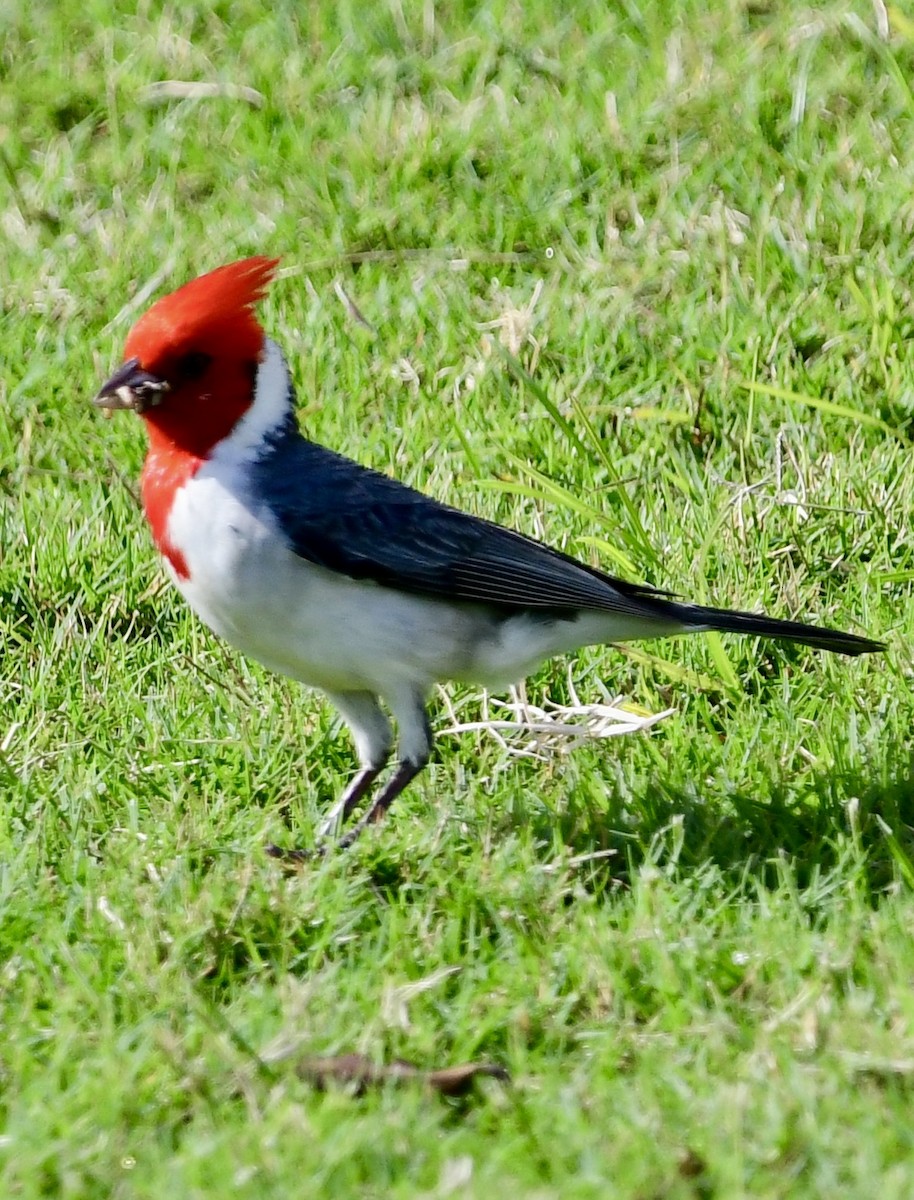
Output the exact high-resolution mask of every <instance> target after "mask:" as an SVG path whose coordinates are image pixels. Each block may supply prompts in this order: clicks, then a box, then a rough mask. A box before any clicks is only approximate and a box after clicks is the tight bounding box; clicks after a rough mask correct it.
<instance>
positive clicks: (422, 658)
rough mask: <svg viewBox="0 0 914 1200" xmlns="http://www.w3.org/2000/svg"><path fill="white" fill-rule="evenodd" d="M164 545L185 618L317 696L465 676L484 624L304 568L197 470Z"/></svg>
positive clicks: (470, 615) (260, 517)
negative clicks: (198, 620) (184, 570)
mask: <svg viewBox="0 0 914 1200" xmlns="http://www.w3.org/2000/svg"><path fill="white" fill-rule="evenodd" d="M168 533H169V538H170V540H171V541H172V543H173V544H174V545H175V547H176V548H178V549H180V551H181V552H182V554H183V555H184V558H185V560H186V562H187V567H188V572H189V576H188V578H183V579H182V578H179V577H178V576H177V575H175V574H174V572H172V576H173V578H174V581H175V583H176V585H177V586H178V588H179V589H180V591H181V592H182V594H183V595H184V597H185V598H186V599H187V601H188V603H189V604H190V605H191V607H192V608H193V609H194V611H195V612H196V613H197V614H198V615H199V616H200V617H202V619H203V620H204V621H205V622H206V623H207V625H209V626H210V627H211V628H212V629H213V630H214V631H215V632H216V633H218V634H219V635H220V636H221V637H224V638H225V639H226V640H227V641H229V642H231V643H232V645H234V646H236V647H237V648H238V649H239V650H241V651H243V652H244V653H245V654H248V655H250V656H251V657H252V658H255V659H257V660H258V661H259V662H262V663H263V664H264V665H265V666H267V667H270V668H271V669H272V670H275V671H279V672H281V673H282V674H285V675H290V676H292V677H293V678H296V679H299V680H301V681H302V682H303V683H308V684H312V685H313V686H315V687H320V688H325V689H327V690H328V691H349V690H361V689H368V690H371V691H374V692H384V691H385V690H387V688H388V687H389V686H390V685H391V684H392V683H396V682H398V681H403V682H410V683H415V684H417V685H418V686H420V687H427V686H429V685H430V684H431V683H432V682H434V681H435V680H437V679H444V678H465V677H467V676H468V675H469V676H472V675H473V674H474V671H473V669H472V667H473V663H472V660H473V657H474V648H475V646H476V645H477V643H478V641H479V637H480V635H483V634H484V632H485V630H487V629H488V628H489V627H490V625H491V621H490V619H488V618H486V617H484V616H483V615H482V614H480V613H478V612H476V611H474V610H472V609H467V610H466V611H461V610H457V611H456V612H455V611H454V609H453V608H452V607H451V606H450V605H444V604H442V603H440V602H437V601H434V600H425V599H423V598H421V597H417V596H409V595H405V594H402V593H399V592H395V591H392V590H391V589H389V588H383V587H379V586H378V585H376V584H373V583H370V582H363V581H359V580H354V579H349V578H347V577H346V576H341V575H338V574H337V573H336V572H333V571H327V570H325V569H324V568H322V567H318V566H315V565H313V564H312V563H309V562H307V561H306V560H304V559H302V558H300V557H299V556H298V555H296V554H295V553H294V552H293V551H292V550H290V549H289V548H288V547H287V546H286V545H285V543H284V541H283V539H282V537H281V535H280V533H279V531H278V530H277V529H275V528H274V527H273V526H272V525H271V523H270V520H269V516H268V514H266V513H256V512H254V511H252V509H251V508H250V507H249V506H248V505H247V504H245V503H244V502H243V501H242V500H241V499H240V498H239V497H238V495H237V494H236V492H235V491H234V490H233V489H231V488H229V487H226V485H225V484H224V483H223V482H222V481H221V480H220V479H219V478H218V477H217V476H216V474H215V473H209V471H208V468H206V467H204V468H203V469H202V470H201V471H200V472H199V474H198V475H197V476H196V477H195V478H194V479H193V480H191V481H190V482H189V483H188V484H187V485H186V486H185V487H184V488H183V489H182V490H181V492H180V493H179V494H178V496H177V498H176V500H175V503H174V505H173V507H172V510H171V514H170V516H169V523H168Z"/></svg>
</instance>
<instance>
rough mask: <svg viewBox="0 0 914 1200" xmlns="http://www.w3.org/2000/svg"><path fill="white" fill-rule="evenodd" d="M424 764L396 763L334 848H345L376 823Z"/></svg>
mask: <svg viewBox="0 0 914 1200" xmlns="http://www.w3.org/2000/svg"><path fill="white" fill-rule="evenodd" d="M426 761H427V760H426ZM425 765H426V764H425V763H424V762H419V763H412V762H401V763H397V769H396V770H395V771H394V773H393V775H391V777H390V779H388V781H387V783H386V784H385V785H384V787H382V788H381V791H380V792H379V793H378V795H377V796H376V797H375V800H374V802H373V804H372V805H371V807H370V808H369V809H368V812H366V813H365V815H364V816H363V817H362V819H361V820H360V821H359V822H358V823H357V824H356V825H353V827H352V829H350V830H349V832H348V833H344V834H343V836H342V837H341V838H340V839H339V841H338V842H337V843H336V845H335V846H334V849H336V850H346V849H347V848H348V847H349V846H351V845H352V843H353V842H354V841H355V840H356V839H357V838H359V837H361V835H362V834H363V833H364V831H365V830H366V829H367V828H368V826H369V825H375V824H377V822H378V821H380V820H381V818H382V817H383V816H384V814H385V813H386V812H387V810H388V809H389V808H390V806H391V805H392V804H393V802H394V800H396V798H397V797H398V796H399V795H400V793H401V792H402V791H403V790H404V788H406V787H408V786H409V784H410V783H412V781H413V780H414V779H415V778H416V776H417V775H418V774H419V772H420V771H421V770H422V769H423V768H424V767H425Z"/></svg>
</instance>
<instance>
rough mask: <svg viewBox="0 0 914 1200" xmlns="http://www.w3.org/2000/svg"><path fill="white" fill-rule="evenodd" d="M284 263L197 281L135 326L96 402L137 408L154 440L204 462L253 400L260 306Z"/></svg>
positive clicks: (254, 262) (238, 267)
mask: <svg viewBox="0 0 914 1200" xmlns="http://www.w3.org/2000/svg"><path fill="white" fill-rule="evenodd" d="M278 262H279V260H278V259H276V258H265V257H263V256H260V255H258V256H256V257H255V258H246V259H242V260H241V261H240V262H234V263H229V264H228V265H227V266H224V267H219V268H217V269H216V270H215V271H210V272H209V274H208V275H201V276H200V277H199V278H197V279H192V280H191V281H190V283H186V284H185V285H184V286H183V287H181V288H178V290H177V291H176V292H172V293H171V294H170V295H168V296H163V297H162V298H161V299H160V300H157V301H156V303H155V304H154V305H153V306H152V308H150V309H149V310H148V311H147V312H145V313H144V314H143V316H142V317H140V319H139V320H138V321H137V323H136V324H135V325H134V327H133V329H131V331H130V333H129V335H128V337H127V342H126V345H125V347H124V358H125V362H124V364H123V366H122V367H121V368H120V369H119V370H118V371H117V372H116V373H115V374H114V375H113V376H112V378H111V379H110V380H109V381H108V382H107V383H106V384H105V386H104V387H103V388H102V390H101V391H100V392H99V394H98V396H96V398H95V403H96V404H98V405H99V406H100V407H102V408H132V409H134V410H135V411H136V412H138V413H140V414H141V415H142V416H143V419H144V420H145V421H146V424H147V426H148V428H149V435H150V441H151V442H153V443H156V442H158V443H160V444H161V443H166V444H171V445H172V446H174V447H175V448H177V449H179V450H181V451H184V452H185V453H188V454H191V455H194V456H197V457H200V458H205V457H206V455H207V454H208V453H209V451H210V450H211V449H212V447H213V446H214V445H215V444H216V443H217V442H219V441H221V440H222V438H224V437H226V436H227V434H228V433H230V432H231V430H232V428H233V427H234V426H235V424H236V422H237V421H238V420H239V418H240V417H242V416H243V415H244V413H245V412H246V410H247V409H248V407H249V406H250V404H251V401H252V400H253V385H254V376H255V373H256V368H257V364H258V362H259V361H260V358H261V354H262V351H263V343H264V333H263V329H262V328H261V326H260V324H259V322H258V320H257V317H256V316H255V315H254V305H255V304H256V302H257V301H258V300H260V299H261V298H262V297H263V295H264V293H265V292H266V289H267V287H268V285H269V283H270V280H271V278H272V277H273V274H274V272H275V270H276V266H277V264H278Z"/></svg>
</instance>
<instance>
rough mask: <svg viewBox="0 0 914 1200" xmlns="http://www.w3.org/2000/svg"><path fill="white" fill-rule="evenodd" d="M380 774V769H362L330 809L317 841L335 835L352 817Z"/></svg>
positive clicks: (318, 833)
mask: <svg viewBox="0 0 914 1200" xmlns="http://www.w3.org/2000/svg"><path fill="white" fill-rule="evenodd" d="M380 774H381V767H362V769H361V770H360V771H359V773H358V774H357V775H356V776H355V778H354V779H353V780H352V782H351V783H350V784H349V786H348V787H347V788H346V790H345V792H343V794H342V796H340V798H339V800H337V802H336V804H334V806H333V808H331V810H330V812H329V813H327V816H326V817H325V818H324V820H323V822H322V824H321V827H320V829H319V830H318V831H317V840H318V841H319V842H322V841H324V839H325V838H328V837H330V835H331V834H332V833H335V832H336V830H337V829H338V828H339V826H340V825H343V824H344V823H345V822H346V821H347V820H348V819H349V817H350V816H351V815H352V811H353V809H354V808H355V806H356V805H357V804H358V803H359V801H360V800H361V799H362V797H363V796H366V795H367V794H368V792H369V791H370V790H371V785H372V784H373V783H374V781H375V780H376V779H377V777H378V776H379V775H380Z"/></svg>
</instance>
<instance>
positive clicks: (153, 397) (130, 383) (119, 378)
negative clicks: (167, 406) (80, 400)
mask: <svg viewBox="0 0 914 1200" xmlns="http://www.w3.org/2000/svg"><path fill="white" fill-rule="evenodd" d="M170 390H171V384H169V383H168V381H167V380H165V379H159V377H158V376H157V375H150V373H149V372H148V371H144V370H143V368H142V367H141V366H140V360H139V359H138V358H130V359H128V360H127V362H125V363H122V364H121V366H119V367H118V369H117V370H116V371H115V372H114V374H113V375H112V376H111V378H110V379H109V380H108V382H107V383H106V384H105V386H104V387H103V388H102V389H101V390H100V391H99V393H98V395H97V396H96V397H95V399H94V400H93V401H92V403H93V404H94V405H95V407H96V408H107V409H115V408H132V409H133V411H134V412H138V413H143V412H145V411H146V409H147V408H154V407H155V405H157V404H159V403H161V400H162V397H163V395H164V394H165V393H166V392H168V391H170Z"/></svg>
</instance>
